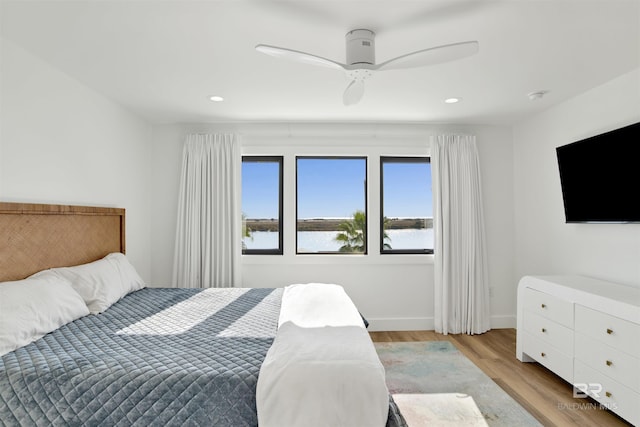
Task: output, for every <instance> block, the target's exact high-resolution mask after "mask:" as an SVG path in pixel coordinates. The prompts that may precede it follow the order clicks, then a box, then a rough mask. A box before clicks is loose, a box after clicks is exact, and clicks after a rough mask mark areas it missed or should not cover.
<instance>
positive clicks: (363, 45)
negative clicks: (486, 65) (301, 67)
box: [256, 29, 479, 105]
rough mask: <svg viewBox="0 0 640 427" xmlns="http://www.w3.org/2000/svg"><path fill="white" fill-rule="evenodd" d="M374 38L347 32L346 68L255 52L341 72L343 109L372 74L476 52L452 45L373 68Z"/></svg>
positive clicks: (298, 55) (471, 46) (275, 51)
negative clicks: (344, 80)
mask: <svg viewBox="0 0 640 427" xmlns="http://www.w3.org/2000/svg"><path fill="white" fill-rule="evenodd" d="M375 36H376V35H375V33H374V32H373V31H371V30H366V29H358V30H351V31H349V32H348V33H347V34H346V35H345V39H346V44H347V55H346V56H347V61H346V62H347V63H346V64H342V63H340V62H336V61H333V60H331V59H327V58H323V57H321V56H317V55H313V54H310V53H306V52H300V51H297V50H293V49H287V48H284V47H277V46H270V45H266V44H259V45H257V46H256V50H257V51H258V52H262V53H264V54H267V55H271V56H275V57H276V58H285V59H290V60H293V61H297V62H302V63H305V64H310V65H319V66H322V67H329V68H334V69H337V70H344V71H345V72H346V73H347V76H348V77H349V78H350V79H351V83H349V85H348V86H347V88H346V90H345V91H344V94H343V96H342V100H343V102H344V105H353V104H356V103H358V102H359V101H360V99H362V95H364V81H365V80H366V79H368V78H369V77H371V76H372V75H373V73H374V72H376V71H386V70H396V69H401V68H414V67H423V66H427V65H434V64H441V63H443V62H449V61H455V60H456V59H461V58H465V57H467V56H471V55H473V54H475V53H477V52H478V48H479V44H478V42H477V41H466V42H460V43H452V44H446V45H442V46H436V47H431V48H428V49H422V50H418V51H416V52H411V53H407V54H405V55H401V56H398V57H396V58H393V59H390V60H388V61H385V62H382V63H380V64H376V62H375Z"/></svg>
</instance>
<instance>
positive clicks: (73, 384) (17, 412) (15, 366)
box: [0, 288, 404, 427]
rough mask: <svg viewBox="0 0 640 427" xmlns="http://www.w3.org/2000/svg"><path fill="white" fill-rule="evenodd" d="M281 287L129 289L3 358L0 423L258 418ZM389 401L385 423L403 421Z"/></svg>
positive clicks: (248, 421)
mask: <svg viewBox="0 0 640 427" xmlns="http://www.w3.org/2000/svg"><path fill="white" fill-rule="evenodd" d="M281 297H282V289H238V288H227V289H207V290H201V289H173V288H172V289H158V288H155V289H154V288H145V289H142V290H139V291H136V292H133V293H131V294H129V295H127V296H126V297H124V298H123V299H122V300H120V301H118V302H117V303H115V304H114V305H113V306H111V307H110V308H109V309H108V310H107V311H105V312H104V313H102V314H100V315H89V316H85V317H83V318H81V319H78V320H76V321H74V322H72V323H69V324H67V325H65V326H63V327H61V328H59V329H58V330H56V331H54V332H52V333H50V334H48V335H46V336H45V337H43V338H41V339H39V340H37V341H35V342H33V343H31V344H29V345H27V346H25V347H22V348H20V349H18V350H15V351H13V352H10V353H8V354H6V355H4V356H3V357H2V359H0V425H3V424H4V425H8V426H13V425H42V426H45V425H46V426H49V425H54V426H56V425H59V426H62V425H64V426H80V425H109V426H137V425H139V426H155V425H157V426H165V425H195V426H200V425H202V426H204V425H206V426H212V425H216V426H234V427H235V426H256V425H257V424H258V421H257V415H256V385H257V379H258V374H259V372H260V367H261V364H262V362H263V361H264V359H265V356H266V354H267V351H268V350H269V348H270V347H271V344H272V342H273V340H274V337H275V335H276V331H277V327H278V315H279V311H280V302H281ZM403 424H404V422H403V420H402V417H401V415H400V414H399V412H398V410H397V407H396V406H395V404H394V403H393V400H392V399H390V411H389V421H388V422H387V425H388V426H389V427H392V426H399V425H403Z"/></svg>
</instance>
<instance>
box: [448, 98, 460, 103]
mask: <svg viewBox="0 0 640 427" xmlns="http://www.w3.org/2000/svg"><path fill="white" fill-rule="evenodd" d="M461 100H462V98H447V99H445V100H444V102H445V103H446V104H455V103H456V102H460V101H461Z"/></svg>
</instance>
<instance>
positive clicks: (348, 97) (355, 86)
mask: <svg viewBox="0 0 640 427" xmlns="http://www.w3.org/2000/svg"><path fill="white" fill-rule="evenodd" d="M362 95H364V81H362V80H352V81H351V83H349V86H347V88H346V89H345V91H344V95H342V102H343V103H344V105H353V104H357V103H358V102H360V100H361V99H362Z"/></svg>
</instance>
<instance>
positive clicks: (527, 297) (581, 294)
mask: <svg viewBox="0 0 640 427" xmlns="http://www.w3.org/2000/svg"><path fill="white" fill-rule="evenodd" d="M516 357H517V358H518V359H519V360H521V361H522V362H532V361H536V362H539V363H540V364H542V365H544V366H545V367H547V368H548V369H549V370H551V371H553V372H554V373H555V374H557V375H558V376H560V377H562V378H563V379H564V380H566V381H567V382H569V383H570V384H574V385H575V386H576V388H578V389H580V390H582V391H584V392H586V393H588V394H589V395H590V396H591V397H592V398H594V399H595V400H596V401H598V402H600V403H601V404H603V405H604V406H605V407H606V408H608V409H610V410H611V411H613V412H615V413H616V414H618V415H620V416H621V417H622V418H624V419H626V420H627V421H629V422H631V423H632V424H634V425H638V426H640V288H634V287H630V286H623V285H620V284H616V283H610V282H605V281H602V280H597V279H593V278H589V277H583V276H525V277H523V278H522V279H521V280H520V283H519V285H518V329H517V341H516ZM568 392H569V393H570V392H571V391H568Z"/></svg>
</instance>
